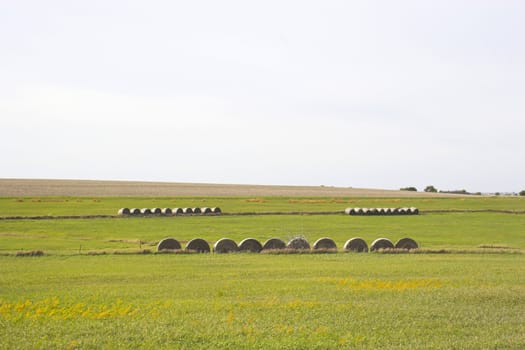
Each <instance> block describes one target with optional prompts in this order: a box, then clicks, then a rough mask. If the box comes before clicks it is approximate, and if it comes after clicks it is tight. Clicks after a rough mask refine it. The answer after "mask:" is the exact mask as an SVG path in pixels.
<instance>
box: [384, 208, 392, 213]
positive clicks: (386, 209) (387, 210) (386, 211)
mask: <svg viewBox="0 0 525 350" xmlns="http://www.w3.org/2000/svg"><path fill="white" fill-rule="evenodd" d="M385 214H386V215H394V208H385Z"/></svg>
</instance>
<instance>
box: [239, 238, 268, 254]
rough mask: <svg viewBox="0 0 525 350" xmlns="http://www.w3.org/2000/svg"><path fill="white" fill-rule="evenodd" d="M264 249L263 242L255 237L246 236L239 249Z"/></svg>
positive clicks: (256, 250) (252, 250) (257, 250)
mask: <svg viewBox="0 0 525 350" xmlns="http://www.w3.org/2000/svg"><path fill="white" fill-rule="evenodd" d="M262 249H263V246H262V244H261V243H260V242H259V241H258V240H256V239H255V238H246V239H243V240H242V241H241V243H239V251H241V252H250V253H259V252H260V251H261V250H262Z"/></svg>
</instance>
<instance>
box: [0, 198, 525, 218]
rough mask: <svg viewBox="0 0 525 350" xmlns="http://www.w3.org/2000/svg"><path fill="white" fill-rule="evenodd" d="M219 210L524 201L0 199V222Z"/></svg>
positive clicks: (492, 206)
mask: <svg viewBox="0 0 525 350" xmlns="http://www.w3.org/2000/svg"><path fill="white" fill-rule="evenodd" d="M123 207H127V208H154V207H158V208H184V207H220V208H221V209H222V211H223V212H224V213H261V212H274V213H275V212H284V213H288V212H297V213H299V212H342V211H344V210H345V208H348V207H360V208H397V207H416V208H419V209H420V210H421V211H435V210H447V211H450V210H469V211H472V210H503V211H525V197H477V196H476V197H454V198H339V197H338V198H322V197H321V198H320V197H315V198H297V197H260V198H251V197H38V198H29V197H16V198H14V197H1V198H0V217H6V216H11V217H13V216H19V217H20V216H83V215H89V216H91V215H109V216H114V215H116V214H117V211H118V209H119V208H123Z"/></svg>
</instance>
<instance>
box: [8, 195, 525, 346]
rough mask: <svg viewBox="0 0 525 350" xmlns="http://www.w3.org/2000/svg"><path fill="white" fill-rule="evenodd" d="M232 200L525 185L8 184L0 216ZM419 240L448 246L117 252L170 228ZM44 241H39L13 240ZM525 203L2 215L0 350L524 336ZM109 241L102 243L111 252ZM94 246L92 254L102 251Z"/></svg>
mask: <svg viewBox="0 0 525 350" xmlns="http://www.w3.org/2000/svg"><path fill="white" fill-rule="evenodd" d="M124 206H126V207H139V208H141V207H149V208H151V207H204V206H210V207H211V206H219V207H221V208H222V210H223V212H225V213H237V212H243V213H250V212H296V211H308V212H315V211H327V212H328V211H342V210H344V208H346V207H403V206H415V207H418V208H420V209H421V210H423V211H424V210H451V209H455V210H512V211H522V210H525V200H524V199H522V198H505V197H466V198H464V197H454V198H413V199H410V198H398V199H396V198H296V197H288V198H285V197H261V198H248V197H182V198H164V197H159V198H148V197H111V198H101V197H93V198H88V197H41V198H29V197H21V198H0V217H6V216H40V215H113V214H115V213H116V211H117V210H118V208H120V207H124ZM298 235H301V236H304V237H305V238H307V239H308V240H309V241H310V243H313V241H315V240H316V239H317V238H320V237H330V238H332V239H334V240H335V242H336V243H337V245H338V247H340V248H342V245H343V244H344V242H345V241H346V240H347V239H349V238H352V237H356V236H359V237H362V238H364V239H365V240H366V241H367V242H368V243H369V244H370V243H371V242H372V241H373V240H374V239H375V238H378V237H387V238H390V239H391V240H392V241H396V240H397V239H399V238H402V237H411V238H413V239H415V240H416V241H417V242H418V243H419V244H420V246H421V247H422V248H423V249H430V250H435V251H438V250H439V249H447V250H451V251H452V252H456V253H453V254H380V253H370V254H356V253H339V254H288V255H287V254H282V255H272V254H111V253H112V252H115V251H116V252H121V253H125V252H129V253H131V252H134V251H136V250H137V249H138V248H142V249H144V248H147V249H150V250H152V251H154V250H155V244H156V243H157V242H158V241H159V240H160V239H162V238H164V237H174V238H176V239H178V240H180V241H181V242H185V241H187V240H189V239H192V238H195V237H201V238H204V239H206V240H208V242H209V243H210V245H211V244H213V243H214V242H215V241H216V240H218V239H219V238H223V237H229V238H232V239H234V240H235V241H237V242H239V241H240V240H242V239H244V238H247V237H253V238H257V239H259V240H261V241H264V240H266V239H268V238H271V237H278V238H281V239H283V240H287V239H289V238H291V237H293V236H298ZM31 250H42V251H44V252H45V254H44V256H39V257H21V256H16V255H15V253H16V252H20V251H31ZM524 251H525V215H521V214H509V213H502V212H445V213H439V212H429V213H423V214H421V215H417V216H385V217H350V216H346V215H343V214H333V215H260V216H259V215H223V216H209V217H199V216H190V217H148V218H96V219H47V220H34V219H33V220H31V219H15V220H12V219H11V220H0V272H1V273H0V329H2V330H3V332H2V333H3V336H2V337H0V348H2V349H13V348H18V349H39V348H40V349H47V348H62V349H90V348H91V349H98V348H149V349H158V348H166V349H173V348H180V349H198V348H202V349H210V348H224V349H227V348H228V349H230V348H236V349H238V348H240V349H242V348H246V349H338V348H348V349H354V348H365V349H366V348H368V349H379V348H383V349H421V348H427V349H450V348H455V349H522V348H524V347H525V312H523V310H525V267H524V266H525V254H524ZM102 252H106V253H107V254H103V255H94V254H101V253H102ZM90 253H93V255H91V254H90Z"/></svg>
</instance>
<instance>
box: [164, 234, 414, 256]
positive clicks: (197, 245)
mask: <svg viewBox="0 0 525 350" xmlns="http://www.w3.org/2000/svg"><path fill="white" fill-rule="evenodd" d="M417 248H419V246H418V244H417V243H416V241H414V240H413V239H412V238H402V239H400V240H399V241H397V242H396V244H394V243H392V241H391V240H389V239H388V238H378V239H376V240H375V241H373V242H372V244H371V245H370V248H369V247H368V244H367V243H366V241H365V240H364V239H362V238H359V237H355V238H352V239H349V240H348V241H346V243H345V245H344V247H343V250H344V251H345V252H357V253H366V252H368V251H371V252H373V251H376V250H380V249H417ZM165 250H166V251H170V250H171V251H178V250H182V246H181V244H180V242H179V241H177V240H176V239H175V238H165V239H163V240H161V241H160V242H159V244H158V245H157V251H159V252H160V251H165ZM281 250H282V251H286V250H289V251H292V250H293V251H295V250H312V251H327V252H330V251H333V252H337V245H336V244H335V242H334V241H333V240H332V239H330V238H327V237H323V238H320V239H318V240H317V241H315V242H314V244H313V246H311V247H310V243H308V241H307V240H306V239H304V238H302V237H295V238H292V239H291V240H290V241H288V243H285V242H284V241H283V240H281V239H279V238H270V239H269V240H267V241H266V242H264V244H261V242H259V241H258V240H256V239H255V238H246V239H244V240H242V241H241V242H240V243H239V244H237V243H236V242H235V241H234V240H232V239H229V238H221V239H219V240H218V241H217V242H215V244H214V245H213V252H214V253H218V254H221V253H234V252H251V253H260V252H262V251H281ZM186 251H192V252H198V253H210V252H211V251H212V250H211V248H210V245H209V244H208V242H206V241H205V240H203V239H201V238H195V239H192V240H191V241H189V242H188V243H187V244H186Z"/></svg>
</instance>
